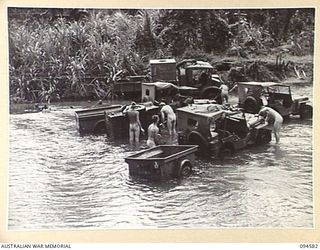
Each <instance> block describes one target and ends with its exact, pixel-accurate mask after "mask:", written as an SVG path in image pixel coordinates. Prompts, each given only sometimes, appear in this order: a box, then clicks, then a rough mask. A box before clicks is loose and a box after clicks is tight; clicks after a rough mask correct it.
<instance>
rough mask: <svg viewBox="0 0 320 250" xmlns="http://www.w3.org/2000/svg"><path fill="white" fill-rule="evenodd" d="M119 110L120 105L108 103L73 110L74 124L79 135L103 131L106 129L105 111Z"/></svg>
mask: <svg viewBox="0 0 320 250" xmlns="http://www.w3.org/2000/svg"><path fill="white" fill-rule="evenodd" d="M120 110H121V105H109V106H103V107H98V108H89V109H82V110H77V111H75V117H76V126H77V129H78V131H79V133H80V134H81V135H84V134H90V133H95V134H97V133H104V132H105V131H106V125H105V118H104V117H105V113H108V114H109V113H114V112H119V111H120Z"/></svg>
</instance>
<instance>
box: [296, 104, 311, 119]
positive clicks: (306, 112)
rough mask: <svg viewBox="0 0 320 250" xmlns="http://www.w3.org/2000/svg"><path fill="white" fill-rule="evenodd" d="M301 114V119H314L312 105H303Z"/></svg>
mask: <svg viewBox="0 0 320 250" xmlns="http://www.w3.org/2000/svg"><path fill="white" fill-rule="evenodd" d="M299 114H300V118H301V119H309V118H312V115H313V109H312V106H310V105H308V104H305V105H301V107H300V111H299Z"/></svg>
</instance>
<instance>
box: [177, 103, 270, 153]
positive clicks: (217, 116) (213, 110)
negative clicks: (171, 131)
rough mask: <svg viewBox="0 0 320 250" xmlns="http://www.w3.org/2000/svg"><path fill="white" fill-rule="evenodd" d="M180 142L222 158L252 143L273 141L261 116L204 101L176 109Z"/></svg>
mask: <svg viewBox="0 0 320 250" xmlns="http://www.w3.org/2000/svg"><path fill="white" fill-rule="evenodd" d="M177 124H178V128H177V130H178V143H179V144H191V145H199V150H200V152H201V153H203V154H210V155H212V156H214V157H217V158H220V159H223V158H224V157H225V156H227V155H231V154H233V153H234V152H236V151H237V150H239V149H242V148H245V147H246V146H249V145H260V144H266V143H268V142H270V141H271V130H270V129H269V128H268V123H266V122H265V121H264V119H263V118H262V117H261V116H259V115H254V114H250V113H245V112H243V111H241V110H234V111H232V110H230V109H225V108H223V106H221V105H219V104H202V105H192V106H187V107H182V108H179V109H177Z"/></svg>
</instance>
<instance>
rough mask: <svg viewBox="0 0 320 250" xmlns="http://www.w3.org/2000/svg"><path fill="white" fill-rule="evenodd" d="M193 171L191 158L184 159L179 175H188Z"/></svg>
mask: <svg viewBox="0 0 320 250" xmlns="http://www.w3.org/2000/svg"><path fill="white" fill-rule="evenodd" d="M191 173H192V164H191V162H190V161H189V160H184V161H182V162H181V163H180V169H179V177H182V178H183V177H188V176H190V175H191Z"/></svg>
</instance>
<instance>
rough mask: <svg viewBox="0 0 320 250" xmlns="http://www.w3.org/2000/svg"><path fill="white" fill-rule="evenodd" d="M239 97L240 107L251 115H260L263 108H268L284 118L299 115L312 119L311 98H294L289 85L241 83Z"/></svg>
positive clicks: (239, 84)
mask: <svg viewBox="0 0 320 250" xmlns="http://www.w3.org/2000/svg"><path fill="white" fill-rule="evenodd" d="M238 97H239V107H242V108H244V110H245V111H246V112H249V113H258V112H259V110H260V109H261V107H262V106H268V107H271V108H273V109H274V110H276V111H277V112H279V113H280V114H281V115H282V116H283V117H284V118H288V117H289V116H290V115H299V116H300V117H301V118H311V117H312V106H311V105H310V101H309V98H308V97H306V96H301V97H297V98H293V97H292V93H291V88H290V86H289V85H284V84H281V83H275V82H240V83H238Z"/></svg>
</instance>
